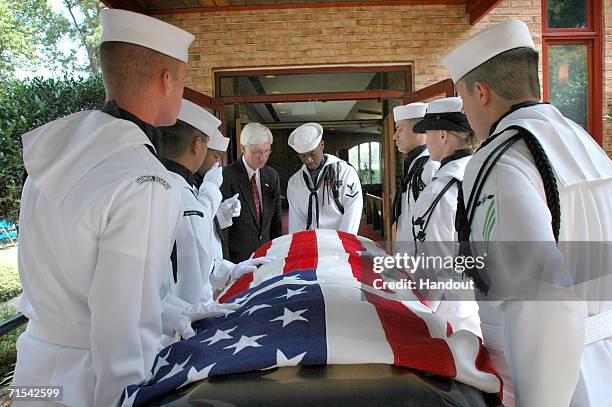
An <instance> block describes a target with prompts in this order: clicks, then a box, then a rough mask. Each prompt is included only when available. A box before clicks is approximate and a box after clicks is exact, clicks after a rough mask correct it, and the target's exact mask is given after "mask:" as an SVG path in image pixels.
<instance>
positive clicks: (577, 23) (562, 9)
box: [546, 0, 587, 28]
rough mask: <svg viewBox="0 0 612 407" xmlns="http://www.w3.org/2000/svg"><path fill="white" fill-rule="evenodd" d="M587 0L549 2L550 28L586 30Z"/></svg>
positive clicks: (550, 0)
mask: <svg viewBox="0 0 612 407" xmlns="http://www.w3.org/2000/svg"><path fill="white" fill-rule="evenodd" d="M586 8H587V6H586V0H547V2H546V9H547V14H548V16H547V17H548V27H549V28H585V27H586V26H587V17H586V15H587V13H586Z"/></svg>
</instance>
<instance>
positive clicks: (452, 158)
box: [438, 148, 474, 171]
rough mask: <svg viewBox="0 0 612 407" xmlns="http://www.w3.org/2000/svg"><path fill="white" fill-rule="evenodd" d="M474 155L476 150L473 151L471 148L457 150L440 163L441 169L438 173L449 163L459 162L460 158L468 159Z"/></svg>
mask: <svg viewBox="0 0 612 407" xmlns="http://www.w3.org/2000/svg"><path fill="white" fill-rule="evenodd" d="M472 154H474V150H472V149H471V148H464V149H461V150H457V151H455V152H454V153H452V154H451V155H449V156H446V157H444V158H443V159H442V161H440V168H439V169H438V171H440V169H442V167H444V166H445V165H446V164H448V163H449V162H451V161H456V160H459V159H460V158H463V157H467V156H469V155H472Z"/></svg>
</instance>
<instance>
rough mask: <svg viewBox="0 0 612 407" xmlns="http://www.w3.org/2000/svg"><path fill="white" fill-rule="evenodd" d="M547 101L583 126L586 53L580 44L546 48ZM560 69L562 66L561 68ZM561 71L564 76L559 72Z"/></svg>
mask: <svg viewBox="0 0 612 407" xmlns="http://www.w3.org/2000/svg"><path fill="white" fill-rule="evenodd" d="M548 53H549V56H548V63H549V65H548V78H549V79H548V80H549V94H550V103H552V104H553V105H554V106H555V107H556V108H557V109H559V110H560V111H561V113H563V114H564V115H565V116H566V117H568V118H570V119H572V120H573V121H575V122H576V123H578V124H579V125H581V126H582V127H583V128H585V129H586V128H587V101H588V77H587V75H588V71H587V66H588V54H587V47H586V45H583V44H569V45H551V46H549V48H548ZM561 68H563V69H561ZM563 70H565V71H566V72H567V77H566V78H565V77H563V75H560V73H561V72H562V71H563Z"/></svg>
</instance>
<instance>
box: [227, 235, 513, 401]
mask: <svg viewBox="0 0 612 407" xmlns="http://www.w3.org/2000/svg"><path fill="white" fill-rule="evenodd" d="M365 240H367V239H365V238H363V237H359V236H355V235H352V234H349V233H345V232H336V231H333V230H316V231H315V230H312V231H304V232H299V233H295V234H293V235H286V236H282V237H280V238H277V239H275V240H274V241H272V242H269V243H267V244H266V245H264V246H262V247H261V248H260V249H259V250H258V251H256V252H255V253H254V255H253V256H254V257H259V256H263V255H266V256H274V257H275V258H276V259H275V261H273V262H272V263H270V264H267V265H265V266H262V267H260V269H259V270H258V271H257V272H255V273H251V274H248V275H245V276H243V277H241V278H240V279H239V280H237V281H236V282H235V283H234V284H233V285H232V286H230V287H229V288H228V289H227V290H226V292H225V293H223V295H222V296H221V299H220V301H225V300H227V299H229V298H232V297H234V296H236V295H238V294H240V293H242V292H244V291H246V290H248V289H249V288H252V287H256V286H258V285H259V284H260V283H262V282H263V281H265V280H268V279H270V278H272V277H275V276H278V275H280V274H286V273H288V272H291V271H295V270H303V269H315V270H316V275H317V280H316V281H314V282H305V281H289V282H286V281H280V282H278V283H276V284H274V285H273V286H270V287H267V288H264V289H262V291H266V290H268V289H271V288H272V287H277V286H278V285H282V284H318V285H319V286H320V287H321V290H322V292H323V297H324V300H325V313H326V331H327V355H328V364H355V363H387V364H394V365H398V366H405V367H410V368H413V369H418V370H422V371H427V372H431V373H434V374H437V375H440V376H444V377H450V378H454V379H456V380H458V381H460V382H463V383H466V384H469V385H472V386H474V387H477V388H479V389H481V390H483V391H485V392H488V393H499V394H500V396H501V388H502V386H501V379H500V378H499V376H498V375H497V373H496V372H495V371H494V369H493V368H492V364H491V361H490V359H489V356H488V354H487V353H486V351H485V349H484V347H483V345H482V341H481V339H480V338H478V337H477V336H476V335H474V334H473V333H471V332H468V331H465V330H461V331H457V332H452V329H449V324H448V323H447V322H446V321H445V320H444V319H442V318H440V317H439V316H437V315H435V314H434V313H433V312H432V311H431V309H429V308H427V307H426V306H425V305H423V304H422V303H421V302H420V301H419V298H418V296H417V295H415V294H414V293H412V292H409V291H408V292H407V291H402V292H401V293H395V292H392V291H385V292H383V291H381V290H376V289H375V288H374V287H373V282H374V280H375V279H379V278H381V275H380V274H377V273H374V272H373V271H372V261H371V259H369V258H366V257H360V256H359V254H358V253H357V252H358V251H362V250H364V247H363V246H362V242H363V241H365Z"/></svg>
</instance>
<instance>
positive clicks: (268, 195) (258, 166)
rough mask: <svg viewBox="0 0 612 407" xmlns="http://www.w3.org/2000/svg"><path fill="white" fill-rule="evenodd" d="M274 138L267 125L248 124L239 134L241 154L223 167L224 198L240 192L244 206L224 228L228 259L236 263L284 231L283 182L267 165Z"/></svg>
mask: <svg viewBox="0 0 612 407" xmlns="http://www.w3.org/2000/svg"><path fill="white" fill-rule="evenodd" d="M272 141H273V138H272V133H271V132H270V129H268V128H267V127H266V126H264V125H262V124H260V123H249V124H247V125H246V126H244V128H243V129H242V132H241V133H240V144H241V146H242V153H243V154H242V156H241V157H240V158H239V159H237V160H236V161H234V162H233V163H231V164H230V165H228V166H227V167H225V168H224V169H223V184H222V185H221V193H222V194H223V199H228V198H231V197H232V196H234V195H235V194H238V197H239V199H240V203H241V207H242V210H241V212H240V216H238V217H236V218H233V219H232V220H233V224H232V226H230V227H229V228H227V229H225V230H224V232H225V233H226V236H227V239H226V241H227V244H228V251H229V256H228V260H230V261H232V262H234V263H237V262H241V261H243V260H245V259H247V258H249V257H250V256H251V254H252V253H253V252H254V251H255V250H257V249H258V248H259V247H260V246H261V245H262V244H264V243H266V242H268V241H270V240H272V239H274V238H276V237H278V236H280V235H281V234H282V214H281V200H280V181H279V178H278V173H277V172H276V171H275V170H274V169H273V168H271V167H268V166H267V165H266V163H267V162H268V158H269V157H270V152H271V148H272Z"/></svg>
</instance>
